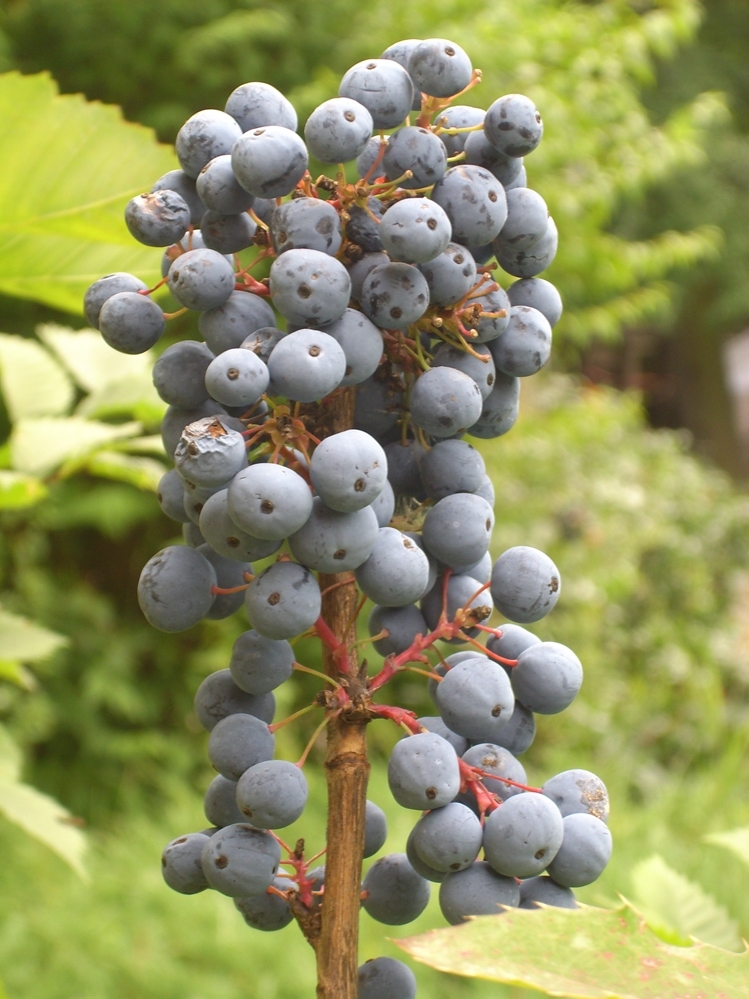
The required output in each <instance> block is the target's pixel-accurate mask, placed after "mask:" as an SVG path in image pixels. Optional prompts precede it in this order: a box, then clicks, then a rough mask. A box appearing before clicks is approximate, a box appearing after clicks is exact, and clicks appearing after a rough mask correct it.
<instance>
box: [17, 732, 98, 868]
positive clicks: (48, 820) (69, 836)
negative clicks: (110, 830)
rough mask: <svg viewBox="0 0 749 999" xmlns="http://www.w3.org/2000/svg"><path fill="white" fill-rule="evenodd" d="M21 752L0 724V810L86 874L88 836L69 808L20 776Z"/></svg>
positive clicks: (73, 866)
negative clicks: (84, 860) (85, 856)
mask: <svg viewBox="0 0 749 999" xmlns="http://www.w3.org/2000/svg"><path fill="white" fill-rule="evenodd" d="M20 771H21V754H20V752H19V750H18V747H17V746H16V745H15V743H14V742H13V740H12V739H11V738H10V736H9V735H8V733H7V732H6V731H5V729H4V728H3V727H2V726H0V813H2V814H3V815H4V816H5V818H6V819H8V820H9V821H10V822H13V823H15V824H16V825H17V826H20V827H21V828H22V829H25V830H26V832H27V833H29V834H30V835H32V836H34V837H35V838H36V839H38V840H39V841H40V842H42V843H44V844H45V845H46V846H48V847H49V848H50V849H51V850H54V851H55V853H57V854H58V855H59V856H60V857H62V859H63V860H64V861H65V862H66V863H68V864H70V866H71V867H72V868H73V870H74V871H76V873H78V874H79V875H80V876H81V877H82V878H84V879H85V878H86V871H85V868H84V866H83V858H84V855H85V853H86V848H87V842H86V837H85V836H84V834H83V833H82V832H81V830H80V829H78V828H77V823H76V820H75V819H74V817H73V816H72V815H71V814H70V812H69V811H68V810H67V809H65V808H63V807H62V805H59V804H58V803H57V802H56V801H55V800H54V799H53V798H50V797H49V796H48V795H46V794H42V792H41V791H37V790H36V788H33V787H31V786H30V785H29V784H24V783H22V782H21V781H20V780H19V775H20Z"/></svg>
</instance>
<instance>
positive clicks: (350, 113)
mask: <svg viewBox="0 0 749 999" xmlns="http://www.w3.org/2000/svg"><path fill="white" fill-rule="evenodd" d="M343 117H344V118H345V119H346V121H356V115H355V114H354V112H353V111H346V112H345V113H344V115H343Z"/></svg>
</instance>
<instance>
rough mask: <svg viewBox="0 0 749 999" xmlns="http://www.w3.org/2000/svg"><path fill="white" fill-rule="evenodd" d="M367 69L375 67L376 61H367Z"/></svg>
mask: <svg viewBox="0 0 749 999" xmlns="http://www.w3.org/2000/svg"><path fill="white" fill-rule="evenodd" d="M367 69H377V63H376V62H368V63H367Z"/></svg>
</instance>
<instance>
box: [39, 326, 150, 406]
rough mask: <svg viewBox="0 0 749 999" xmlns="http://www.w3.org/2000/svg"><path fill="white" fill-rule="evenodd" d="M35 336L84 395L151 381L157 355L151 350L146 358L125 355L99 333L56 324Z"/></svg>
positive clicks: (138, 355)
mask: <svg viewBox="0 0 749 999" xmlns="http://www.w3.org/2000/svg"><path fill="white" fill-rule="evenodd" d="M36 332H37V336H38V337H39V339H40V340H42V341H43V342H44V343H45V344H46V345H47V346H48V347H49V348H50V350H52V351H53V352H54V353H55V354H56V355H57V357H58V358H59V360H60V362H61V363H62V365H63V366H64V367H65V368H67V369H68V371H69V372H70V374H71V375H72V376H73V378H74V379H75V381H76V383H77V384H78V385H79V386H80V387H81V388H82V389H83V390H84V391H85V392H98V391H101V390H102V389H104V388H106V386H107V385H111V384H112V382H120V381H124V380H126V379H128V378H147V379H148V380H149V382H150V381H151V368H152V367H153V362H154V360H155V355H154V354H153V352H152V351H150V350H149V351H146V352H145V354H122V353H120V351H119V350H115V349H114V348H113V347H110V346H109V344H108V343H106V342H105V341H104V340H103V339H102V336H101V333H98V332H97V331H96V330H71V329H70V328H69V327H67V326H58V325H57V324H55V323H47V324H45V325H42V326H37V329H36Z"/></svg>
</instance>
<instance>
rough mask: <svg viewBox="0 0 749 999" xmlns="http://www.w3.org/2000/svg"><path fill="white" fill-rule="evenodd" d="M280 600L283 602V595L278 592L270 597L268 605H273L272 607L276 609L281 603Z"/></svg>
mask: <svg viewBox="0 0 749 999" xmlns="http://www.w3.org/2000/svg"><path fill="white" fill-rule="evenodd" d="M280 600H281V594H280V593H279V592H278V591H276V592H275V593H271V595H270V596H269V597H268V603H269V604H270V605H271V607H275V606H276V604H277V603H280Z"/></svg>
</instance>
